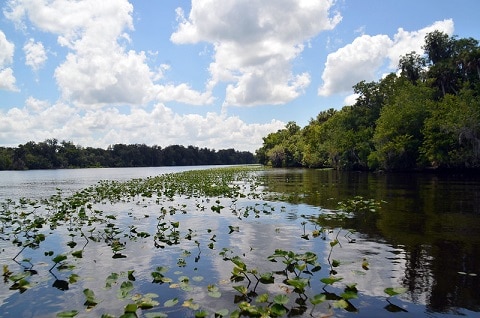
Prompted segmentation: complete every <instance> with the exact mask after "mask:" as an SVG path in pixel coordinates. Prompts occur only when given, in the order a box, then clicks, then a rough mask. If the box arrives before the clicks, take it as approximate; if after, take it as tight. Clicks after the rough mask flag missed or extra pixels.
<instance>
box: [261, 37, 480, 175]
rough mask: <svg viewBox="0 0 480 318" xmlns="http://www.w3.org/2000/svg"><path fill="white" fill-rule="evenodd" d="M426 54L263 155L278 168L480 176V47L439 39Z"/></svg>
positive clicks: (290, 129)
mask: <svg viewBox="0 0 480 318" xmlns="http://www.w3.org/2000/svg"><path fill="white" fill-rule="evenodd" d="M422 48H423V50H424V52H423V53H422V54H417V53H416V52H411V53H408V54H406V55H404V56H402V57H401V58H400V60H399V64H398V70H397V72H396V73H391V74H389V75H387V76H385V77H384V78H382V79H381V80H379V81H378V82H366V81H361V82H359V83H357V84H356V85H355V86H354V87H353V88H354V92H355V94H356V95H357V96H358V97H357V100H356V102H355V104H353V105H351V106H345V107H343V108H342V109H340V110H335V109H329V110H326V111H322V112H320V113H319V114H318V115H317V117H316V118H314V119H311V120H310V122H309V123H308V125H306V126H305V127H303V128H301V127H300V126H298V125H297V124H296V123H295V122H293V121H291V122H289V123H288V124H287V125H286V127H285V128H284V129H281V130H278V131H277V132H274V133H271V134H269V135H267V136H266V137H264V138H263V145H262V147H261V148H260V149H258V150H257V151H256V156H257V159H258V161H259V163H261V164H265V165H272V166H273V167H308V168H322V167H333V168H335V169H339V170H369V171H418V170H422V171H424V170H427V171H429V170H437V171H439V170H451V169H453V170H469V171H470V170H472V169H476V170H478V169H480V47H479V42H478V40H476V39H473V38H460V39H459V38H457V37H455V36H453V37H450V36H448V35H447V34H445V33H442V32H439V31H434V32H431V33H428V34H427V35H426V37H425V42H424V46H423V47H422Z"/></svg>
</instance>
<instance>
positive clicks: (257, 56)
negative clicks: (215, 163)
mask: <svg viewBox="0 0 480 318" xmlns="http://www.w3.org/2000/svg"><path fill="white" fill-rule="evenodd" d="M333 3H334V1H310V0H302V1H298V0H282V1H273V0H268V1H261V2H260V1H259V2H255V3H252V2H250V1H224V0H193V1H192V9H191V11H190V13H189V15H188V17H185V13H184V12H183V10H182V9H180V8H179V9H177V21H178V27H177V30H176V31H175V32H174V33H173V34H172V35H171V40H172V42H174V43H177V44H185V43H199V42H208V43H211V44H212V45H213V48H214V56H213V62H212V63H211V64H210V67H209V71H210V76H211V78H210V81H209V85H208V87H209V89H213V87H215V86H216V85H217V84H218V83H220V82H226V83H228V85H227V88H226V97H225V105H238V106H253V105H258V104H283V103H287V102H289V101H291V100H293V99H295V98H296V97H298V96H299V95H300V94H302V93H303V90H304V89H305V88H306V87H307V86H308V85H309V84H310V75H309V74H308V73H301V74H293V72H292V61H293V60H294V59H295V58H296V57H298V56H299V54H300V53H301V52H302V51H303V49H304V43H305V42H307V41H308V40H309V39H310V38H312V37H314V36H315V35H317V34H318V33H320V32H322V31H324V30H331V29H333V28H334V27H335V26H336V25H337V24H338V23H339V22H340V20H341V16H340V15H339V14H338V13H337V14H334V15H333V16H332V15H331V14H330V10H331V9H332V7H333Z"/></svg>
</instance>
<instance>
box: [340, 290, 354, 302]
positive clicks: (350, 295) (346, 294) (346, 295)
mask: <svg viewBox="0 0 480 318" xmlns="http://www.w3.org/2000/svg"><path fill="white" fill-rule="evenodd" d="M340 297H342V298H343V299H345V300H349V299H354V298H358V294H357V292H355V291H346V292H344V293H342V294H341V295H340Z"/></svg>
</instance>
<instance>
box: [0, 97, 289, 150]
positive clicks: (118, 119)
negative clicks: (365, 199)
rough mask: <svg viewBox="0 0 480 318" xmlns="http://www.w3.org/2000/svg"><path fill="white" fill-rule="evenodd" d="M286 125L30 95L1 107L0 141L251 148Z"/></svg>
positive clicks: (254, 147)
mask: <svg viewBox="0 0 480 318" xmlns="http://www.w3.org/2000/svg"><path fill="white" fill-rule="evenodd" d="M18 123H22V124H21V125H18ZM284 127H285V123H283V122H281V121H278V120H272V121H271V122H269V123H264V124H247V123H245V122H244V121H242V120H241V119H240V118H238V117H236V116H227V115H225V114H217V113H213V112H210V113H207V114H205V115H198V114H185V115H181V114H177V113H175V112H174V111H173V110H172V109H171V108H168V107H166V106H165V105H164V104H161V103H159V104H155V105H154V106H153V107H152V108H151V109H150V110H146V109H141V108H132V109H131V111H130V112H129V113H126V114H125V113H120V112H119V110H118V109H117V108H115V107H104V108H102V109H90V110H87V111H85V113H84V114H80V113H78V112H77V110H76V108H75V107H72V106H70V105H68V104H65V103H62V102H58V103H55V104H50V103H49V102H48V101H44V100H38V99H35V98H33V97H30V98H28V100H27V101H26V106H25V107H23V108H11V109H10V110H8V111H7V112H5V113H2V112H1V111H0V143H1V144H11V145H14V146H16V145H18V144H20V143H25V142H27V141H31V140H36V141H42V140H45V139H47V138H57V139H58V140H68V141H73V142H74V143H76V144H80V145H84V146H93V147H102V148H106V147H107V146H108V145H110V144H115V143H123V144H134V143H142V144H143V143H144V144H147V145H159V146H162V147H166V146H168V145H185V146H187V145H195V146H198V147H207V148H210V149H217V150H218V149H227V148H234V149H236V150H246V151H252V152H253V151H254V150H256V149H258V148H259V147H260V146H261V145H262V138H263V137H264V136H266V135H268V134H269V133H270V132H274V131H277V130H278V129H282V128H284Z"/></svg>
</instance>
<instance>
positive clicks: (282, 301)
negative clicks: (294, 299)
mask: <svg viewBox="0 0 480 318" xmlns="http://www.w3.org/2000/svg"><path fill="white" fill-rule="evenodd" d="M289 300H290V299H289V298H288V296H287V295H277V296H275V297H273V302H274V303H275V304H279V305H286V304H287V303H288V302H289Z"/></svg>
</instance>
